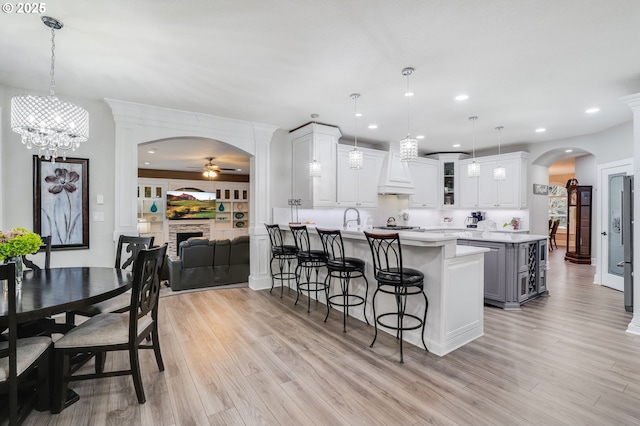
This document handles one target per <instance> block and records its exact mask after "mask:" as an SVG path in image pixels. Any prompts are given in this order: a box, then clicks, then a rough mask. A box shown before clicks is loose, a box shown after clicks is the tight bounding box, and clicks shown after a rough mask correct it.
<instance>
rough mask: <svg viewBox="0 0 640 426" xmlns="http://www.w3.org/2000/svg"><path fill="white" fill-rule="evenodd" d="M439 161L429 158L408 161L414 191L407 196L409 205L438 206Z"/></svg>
mask: <svg viewBox="0 0 640 426" xmlns="http://www.w3.org/2000/svg"><path fill="white" fill-rule="evenodd" d="M439 169H440V162H439V161H438V160H432V159H430V158H418V159H416V160H415V161H411V162H409V170H410V172H411V178H412V180H413V183H414V185H415V189H416V192H415V194H413V195H410V196H409V207H415V208H420V207H422V208H437V207H438V206H439V203H438V201H439V199H440V191H438V190H434V189H435V188H439V187H440V178H439V173H438V172H439Z"/></svg>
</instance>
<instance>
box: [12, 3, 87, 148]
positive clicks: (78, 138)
mask: <svg viewBox="0 0 640 426" xmlns="http://www.w3.org/2000/svg"><path fill="white" fill-rule="evenodd" d="M41 19H42V22H43V23H44V24H45V25H46V26H47V27H49V28H51V69H50V71H49V75H50V78H51V86H50V90H49V96H37V95H18V96H14V97H13V99H11V130H13V131H14V132H16V133H18V134H19V135H21V136H22V143H23V144H24V145H25V146H26V147H27V149H31V148H32V147H33V146H36V147H38V148H39V152H38V155H40V156H44V158H45V159H47V160H48V159H49V158H53V159H54V160H55V159H56V157H58V151H59V150H60V151H62V157H63V158H64V159H66V151H67V150H69V149H70V150H72V151H75V150H76V148H78V147H79V146H80V143H82V142H86V141H87V140H88V139H89V113H87V111H86V110H85V109H84V108H82V107H79V106H77V105H74V104H71V103H68V102H63V101H61V100H60V99H58V98H57V97H56V96H55V87H56V84H55V79H54V71H55V59H56V56H55V48H56V43H55V30H59V29H61V28H62V27H63V24H62V22H60V21H58V20H57V19H55V18H51V17H49V16H43V17H42V18H41Z"/></svg>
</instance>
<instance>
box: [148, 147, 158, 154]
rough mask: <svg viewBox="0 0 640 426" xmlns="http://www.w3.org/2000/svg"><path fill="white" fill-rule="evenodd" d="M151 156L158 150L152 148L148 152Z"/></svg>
mask: <svg viewBox="0 0 640 426" xmlns="http://www.w3.org/2000/svg"><path fill="white" fill-rule="evenodd" d="M147 152H148V153H149V154H155V153H156V152H157V150H156V149H155V148H151V149H150V150H148V151H147Z"/></svg>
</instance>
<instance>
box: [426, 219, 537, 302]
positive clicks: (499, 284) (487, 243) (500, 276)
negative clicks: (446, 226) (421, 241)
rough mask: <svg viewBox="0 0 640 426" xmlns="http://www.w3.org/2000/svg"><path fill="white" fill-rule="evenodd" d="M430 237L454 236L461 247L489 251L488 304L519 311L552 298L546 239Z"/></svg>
mask: <svg viewBox="0 0 640 426" xmlns="http://www.w3.org/2000/svg"><path fill="white" fill-rule="evenodd" d="M428 233H431V234H436V235H437V234H440V235H445V236H446V235H449V236H455V237H457V238H458V244H459V245H466V246H471V247H485V248H487V249H489V250H490V251H489V252H488V253H485V256H484V302H485V303H486V304H488V305H492V306H498V307H500V308H503V309H513V310H517V309H520V306H521V305H522V304H523V303H525V302H528V301H529V300H532V299H535V298H537V297H540V296H546V295H548V294H549V291H548V290H547V274H546V270H547V253H548V252H547V244H548V237H547V236H546V235H530V234H515V233H505V232H487V231H479V230H473V231H469V230H468V231H454V232H447V231H443V232H434V231H430V232H428Z"/></svg>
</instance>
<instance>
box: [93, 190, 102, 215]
mask: <svg viewBox="0 0 640 426" xmlns="http://www.w3.org/2000/svg"><path fill="white" fill-rule="evenodd" d="M96 203H97V204H104V195H102V194H98V195H96ZM94 220H95V219H94Z"/></svg>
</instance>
